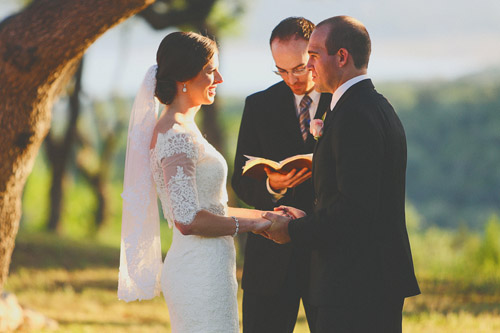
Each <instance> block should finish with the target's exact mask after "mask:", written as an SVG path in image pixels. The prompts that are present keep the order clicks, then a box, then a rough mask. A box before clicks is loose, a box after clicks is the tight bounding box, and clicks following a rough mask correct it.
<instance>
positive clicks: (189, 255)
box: [150, 124, 239, 333]
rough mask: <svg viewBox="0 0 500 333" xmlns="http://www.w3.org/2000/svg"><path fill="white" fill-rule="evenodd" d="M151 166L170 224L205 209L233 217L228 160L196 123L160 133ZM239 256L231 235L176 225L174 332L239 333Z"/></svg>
mask: <svg viewBox="0 0 500 333" xmlns="http://www.w3.org/2000/svg"><path fill="white" fill-rule="evenodd" d="M150 164H151V171H152V173H153V178H154V180H155V183H156V189H157V193H158V196H159V197H160V200H161V204H162V208H163V213H164V215H165V218H166V219H167V220H168V222H169V224H170V226H172V225H173V222H174V221H177V222H178V223H182V224H189V223H191V222H192V221H193V219H194V217H195V216H196V213H197V212H198V211H200V210H207V211H209V212H211V213H213V214H217V215H224V216H225V215H227V192H226V175H227V164H226V161H225V160H224V157H223V156H222V155H221V154H220V153H219V152H218V151H217V150H216V149H215V148H214V147H213V146H212V145H210V144H209V143H208V142H207V140H205V138H204V137H203V136H202V135H201V133H200V131H199V130H198V128H196V126H195V125H194V126H193V127H192V128H191V127H190V128H187V127H184V126H181V125H178V124H176V125H174V126H173V127H172V128H171V129H170V130H168V131H167V132H166V133H163V134H158V139H157V142H156V146H155V147H154V149H152V150H151V151H150ZM235 257H236V254H235V248H234V241H233V238H232V237H231V236H225V237H212V238H209V237H199V236H184V235H182V234H181V233H180V231H179V230H178V229H177V228H176V227H175V226H174V227H173V239H172V245H171V247H170V249H169V251H168V253H167V256H166V258H165V262H164V264H163V269H162V273H161V287H162V291H163V295H164V297H165V300H166V302H167V306H168V310H169V313H170V322H171V327H172V332H180V333H191V332H193V333H194V332H200V333H201V332H203V333H209V332H214V333H215V332H217V333H226V332H228V333H229V332H231V333H232V332H239V321H238V305H237V296H236V293H237V282H236V258H235Z"/></svg>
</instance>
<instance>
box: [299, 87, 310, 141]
mask: <svg viewBox="0 0 500 333" xmlns="http://www.w3.org/2000/svg"><path fill="white" fill-rule="evenodd" d="M311 102H312V99H311V97H309V95H307V94H306V95H304V97H302V100H301V101H300V104H299V123H300V131H301V132H302V139H303V140H304V141H306V140H307V134H308V132H309V123H310V122H311V118H310V116H309V107H310V106H311Z"/></svg>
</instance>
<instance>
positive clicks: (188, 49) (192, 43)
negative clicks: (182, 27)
mask: <svg viewBox="0 0 500 333" xmlns="http://www.w3.org/2000/svg"><path fill="white" fill-rule="evenodd" d="M215 53H218V48H217V43H216V42H215V41H214V40H212V39H210V38H208V37H205V36H202V35H200V34H197V33H194V32H172V33H170V34H168V35H167V36H166V37H165V38H163V40H162V41H161V43H160V46H159V47H158V52H157V53H156V63H157V65H158V69H157V70H156V89H155V96H156V97H157V98H158V100H159V101H160V102H161V103H163V104H166V105H168V104H172V102H173V101H174V98H175V95H176V94H177V84H176V83H177V82H186V81H188V80H190V79H192V78H194V77H195V76H196V75H198V73H199V72H200V71H201V70H202V69H203V67H205V65H206V64H208V62H209V61H210V59H212V57H213V55H214V54H215Z"/></svg>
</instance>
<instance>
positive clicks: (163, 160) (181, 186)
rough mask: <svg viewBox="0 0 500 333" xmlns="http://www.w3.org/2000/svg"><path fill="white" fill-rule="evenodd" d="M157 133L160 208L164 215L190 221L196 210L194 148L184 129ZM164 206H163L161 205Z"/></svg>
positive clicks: (197, 208)
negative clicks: (160, 191) (160, 172)
mask: <svg viewBox="0 0 500 333" xmlns="http://www.w3.org/2000/svg"><path fill="white" fill-rule="evenodd" d="M169 134H170V133H168V132H167V134H166V135H165V134H160V135H159V136H158V141H157V144H156V145H157V146H158V145H160V146H158V149H157V159H158V162H159V163H160V165H161V168H162V171H163V184H164V185H165V187H164V188H163V189H162V191H164V198H165V201H166V203H165V204H166V205H164V210H167V211H166V212H165V213H166V215H167V219H168V218H170V219H171V220H172V221H175V222H178V223H182V224H190V223H191V222H193V220H194V218H195V216H196V214H197V213H198V211H200V204H199V202H198V192H197V190H196V161H197V158H198V151H197V149H196V145H195V142H194V141H193V137H192V136H191V135H189V134H188V133H182V132H181V133H174V134H170V135H169ZM165 206H166V207H165Z"/></svg>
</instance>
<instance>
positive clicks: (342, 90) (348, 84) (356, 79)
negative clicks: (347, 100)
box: [330, 74, 370, 111]
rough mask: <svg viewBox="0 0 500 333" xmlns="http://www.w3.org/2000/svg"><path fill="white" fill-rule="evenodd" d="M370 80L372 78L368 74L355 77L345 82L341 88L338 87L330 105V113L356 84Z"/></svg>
mask: <svg viewBox="0 0 500 333" xmlns="http://www.w3.org/2000/svg"><path fill="white" fill-rule="evenodd" d="M369 78H370V77H369V76H368V75H366V74H363V75H358V76H356V77H353V78H352V79H350V80H348V81H346V82H344V83H343V84H342V85H341V86H340V87H338V88H337V90H335V92H334V93H333V95H332V103H331V104H330V111H331V110H333V108H334V107H335V105H337V102H338V101H339V99H340V97H342V95H344V93H345V92H346V91H347V89H349V88H351V87H352V86H353V85H355V84H356V83H358V82H360V81H363V80H367V79H369Z"/></svg>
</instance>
